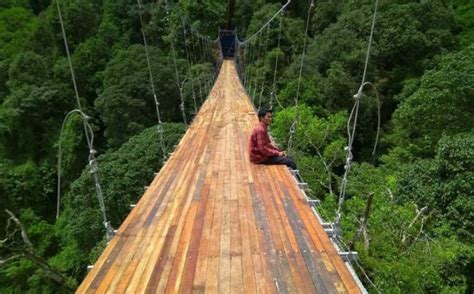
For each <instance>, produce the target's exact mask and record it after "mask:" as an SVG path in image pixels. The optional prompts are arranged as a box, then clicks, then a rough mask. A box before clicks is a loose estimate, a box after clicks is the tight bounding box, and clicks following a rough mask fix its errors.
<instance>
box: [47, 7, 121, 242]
mask: <svg viewBox="0 0 474 294" xmlns="http://www.w3.org/2000/svg"><path fill="white" fill-rule="evenodd" d="M56 8H57V11H58V16H59V23H60V25H61V33H62V37H63V41H64V47H65V49H66V55H67V59H68V63H69V71H70V73H71V79H72V83H73V86H74V94H75V97H76V102H77V106H78V109H77V111H78V112H80V114H81V117H82V124H83V127H84V133H85V136H86V140H87V145H88V147H89V169H90V172H91V174H92V178H93V180H94V183H95V188H96V194H97V198H98V200H99V206H100V210H101V212H102V219H103V224H104V227H105V230H106V236H107V239H108V240H111V239H112V237H113V235H114V229H113V228H112V226H111V225H110V222H109V221H108V220H107V214H106V211H105V203H104V196H103V194H102V189H101V187H100V183H99V178H98V175H97V171H98V168H97V161H96V158H95V154H96V153H97V151H96V150H95V149H94V146H93V142H94V132H93V131H92V128H91V126H90V124H89V123H88V119H89V117H88V116H87V115H86V114H85V113H84V111H83V110H82V105H81V101H80V98H79V92H78V90H77V83H76V77H75V74H74V68H73V66H72V59H71V54H70V52H69V46H68V41H67V36H66V30H65V28H64V21H63V17H62V13H61V6H60V5H59V1H56ZM77 111H73V113H74V112H77ZM66 117H67V115H66ZM58 174H59V172H58ZM59 176H60V175H59ZM59 185H60V180H59V181H58V186H59ZM59 193H60V191H59ZM59 199H60V194H58V200H59ZM58 207H59V202H58ZM56 216H57V217H58V216H59V210H58V212H57V213H56Z"/></svg>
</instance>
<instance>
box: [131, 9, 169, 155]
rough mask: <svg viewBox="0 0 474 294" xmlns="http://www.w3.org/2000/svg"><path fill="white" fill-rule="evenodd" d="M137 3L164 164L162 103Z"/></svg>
mask: <svg viewBox="0 0 474 294" xmlns="http://www.w3.org/2000/svg"><path fill="white" fill-rule="evenodd" d="M137 3H138V9H139V12H138V15H139V16H140V25H141V31H142V37H143V43H144V45H145V46H144V47H145V55H146V61H147V65H148V74H149V77H150V85H151V91H152V93H153V99H154V101H155V110H156V118H157V122H158V125H157V132H158V136H159V139H160V148H161V153H162V154H163V163H164V162H165V161H166V148H165V143H164V139H163V126H162V121H161V114H160V102H158V98H157V96H156V90H155V81H154V79H153V72H152V69H151V62H150V54H149V52H148V43H147V39H146V35H145V30H144V25H143V17H142V14H141V10H142V3H141V1H140V0H137Z"/></svg>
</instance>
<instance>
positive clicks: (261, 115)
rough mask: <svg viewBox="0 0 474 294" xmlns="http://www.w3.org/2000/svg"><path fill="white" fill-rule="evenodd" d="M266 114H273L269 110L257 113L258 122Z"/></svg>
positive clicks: (263, 109) (261, 110)
mask: <svg viewBox="0 0 474 294" xmlns="http://www.w3.org/2000/svg"><path fill="white" fill-rule="evenodd" d="M267 113H273V112H272V110H271V109H265V108H262V109H260V110H259V111H258V114H257V115H258V120H262V118H264V117H265V115H266V114H267Z"/></svg>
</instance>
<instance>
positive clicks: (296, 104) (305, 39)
mask: <svg viewBox="0 0 474 294" xmlns="http://www.w3.org/2000/svg"><path fill="white" fill-rule="evenodd" d="M313 7H314V0H311V3H310V4H309V8H308V16H307V17H306V28H305V32H304V43H303V52H302V53H301V62H300V69H299V73H298V86H297V88H296V98H295V119H294V120H293V123H292V124H291V126H290V137H289V138H288V148H287V150H288V153H290V151H291V147H292V145H293V134H294V133H295V132H296V126H297V124H298V121H299V108H298V99H299V95H300V85H301V75H302V73H303V63H304V58H305V55H306V46H307V44H308V30H309V21H310V18H311V10H312V8H313Z"/></svg>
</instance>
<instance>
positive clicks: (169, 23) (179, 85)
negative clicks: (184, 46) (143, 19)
mask: <svg viewBox="0 0 474 294" xmlns="http://www.w3.org/2000/svg"><path fill="white" fill-rule="evenodd" d="M165 7H166V14H167V15H168V26H169V28H170V30H171V35H172V36H171V38H170V41H171V52H172V53H171V54H172V55H173V66H174V74H175V78H176V87H177V88H178V92H179V98H180V100H181V104H180V105H179V108H180V110H181V114H182V116H183V122H184V124H185V125H187V124H188V123H187V120H186V112H185V111H184V97H183V89H182V88H181V81H180V78H179V73H178V65H177V62H176V50H175V47H174V41H173V37H174V31H173V30H172V28H171V13H170V9H169V4H168V1H166V0H165Z"/></svg>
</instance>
